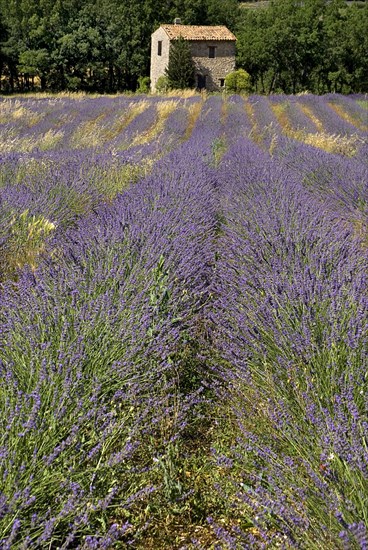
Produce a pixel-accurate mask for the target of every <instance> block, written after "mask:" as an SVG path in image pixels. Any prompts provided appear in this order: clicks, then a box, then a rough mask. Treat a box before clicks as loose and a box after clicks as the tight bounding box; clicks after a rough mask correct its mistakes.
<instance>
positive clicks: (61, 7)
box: [0, 0, 368, 93]
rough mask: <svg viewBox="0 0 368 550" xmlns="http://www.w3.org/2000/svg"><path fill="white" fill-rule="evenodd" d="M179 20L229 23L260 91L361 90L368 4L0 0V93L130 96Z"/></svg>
mask: <svg viewBox="0 0 368 550" xmlns="http://www.w3.org/2000/svg"><path fill="white" fill-rule="evenodd" d="M260 4H262V3H260ZM178 16H179V17H180V18H181V19H182V21H183V23H185V24H192V25H218V24H219V25H220V24H224V25H227V26H228V27H229V28H230V29H231V30H232V31H233V32H234V33H235V34H236V36H237V38H238V43H237V66H238V67H239V68H244V69H245V70H246V71H248V72H249V74H250V75H251V79H252V84H253V87H254V90H255V91H256V92H258V93H275V92H276V93H277V92H285V93H296V92H301V91H305V90H308V91H310V92H314V93H324V92H331V91H332V92H342V93H351V92H367V91H368V33H367V32H366V30H367V28H368V2H365V3H364V2H356V3H354V2H350V3H346V2H345V1H344V0H331V1H327V0H305V1H303V2H301V1H300V0H275V1H273V2H272V1H271V2H269V4H267V7H259V8H257V9H246V7H244V4H243V3H239V2H238V1H237V0H165V1H163V2H157V0H124V1H122V0H0V86H1V88H0V91H1V92H2V93H9V92H19V91H22V92H24V91H33V90H35V89H41V90H52V91H60V90H69V91H76V90H83V91H91V92H92V91H93V92H95V91H96V92H109V93H113V92H117V91H125V90H132V91H134V90H136V89H137V86H138V79H139V77H143V76H147V75H148V74H149V62H150V36H151V33H152V32H153V31H154V30H155V29H156V28H157V26H158V25H160V24H161V23H165V22H166V23H167V22H171V21H172V20H173V19H174V17H178Z"/></svg>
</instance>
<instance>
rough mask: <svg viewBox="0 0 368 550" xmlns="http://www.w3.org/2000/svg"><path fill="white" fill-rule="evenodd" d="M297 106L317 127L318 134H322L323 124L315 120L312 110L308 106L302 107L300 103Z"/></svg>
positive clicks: (317, 119)
mask: <svg viewBox="0 0 368 550" xmlns="http://www.w3.org/2000/svg"><path fill="white" fill-rule="evenodd" d="M298 106H299V107H300V109H301V110H302V111H303V113H304V114H305V115H307V116H308V117H309V118H310V119H311V120H312V122H314V124H315V125H316V127H317V130H318V131H319V132H323V124H322V122H321V121H320V120H319V118H317V117H316V115H315V114H314V113H313V111H312V109H311V108H310V107H308V105H303V104H301V103H298Z"/></svg>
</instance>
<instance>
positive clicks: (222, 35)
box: [161, 25, 236, 40]
mask: <svg viewBox="0 0 368 550" xmlns="http://www.w3.org/2000/svg"><path fill="white" fill-rule="evenodd" d="M161 28H162V29H164V31H165V32H166V34H167V35H168V37H169V38H170V40H175V39H177V38H179V37H180V36H182V37H183V38H184V40H236V37H235V36H234V35H233V33H232V32H230V31H229V29H228V28H227V27H224V26H216V27H211V26H204V25H161Z"/></svg>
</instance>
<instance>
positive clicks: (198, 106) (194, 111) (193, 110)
mask: <svg viewBox="0 0 368 550" xmlns="http://www.w3.org/2000/svg"><path fill="white" fill-rule="evenodd" d="M203 104H204V103H203V102H202V101H201V102H198V103H194V104H192V105H189V107H188V125H187V128H186V130H185V134H184V138H183V141H185V140H187V139H189V137H190V136H191V134H192V132H193V129H194V126H195V124H196V122H197V119H198V117H199V115H200V114H201V111H202V107H203Z"/></svg>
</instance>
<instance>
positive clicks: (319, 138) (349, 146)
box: [271, 103, 361, 157]
mask: <svg viewBox="0 0 368 550" xmlns="http://www.w3.org/2000/svg"><path fill="white" fill-rule="evenodd" d="M331 106H332V107H333V108H334V110H335V111H336V112H337V111H338V110H339V109H338V106H336V104H332V105H331ZM271 108H272V110H273V112H274V113H275V115H276V117H277V119H278V121H279V123H280V125H281V127H282V128H283V130H284V133H285V135H287V136H289V137H291V138H293V139H296V140H298V141H302V142H303V143H306V144H307V145H312V146H313V147H318V148H319V149H323V150H324V151H326V152H327V153H334V154H338V155H344V156H347V157H353V156H354V155H355V154H356V152H357V150H358V147H359V144H360V143H361V139H360V138H359V136H357V135H349V136H342V135H338V134H329V133H327V132H325V131H323V125H322V123H321V122H320V121H319V119H318V118H317V117H316V116H315V115H314V114H313V112H312V111H311V109H310V108H309V107H306V106H305V105H300V108H301V109H302V110H303V111H304V113H305V114H306V115H307V116H309V117H310V118H311V119H312V121H313V122H314V123H315V125H316V127H317V128H318V130H319V131H318V132H315V133H311V132H306V131H305V130H295V129H294V128H293V127H292V125H291V123H290V119H289V118H288V115H287V108H288V105H287V103H285V104H272V105H271ZM339 114H340V116H342V114H343V113H342V110H341V109H340V110H339ZM348 118H349V117H348V115H346V117H345V120H348ZM349 121H350V120H349Z"/></svg>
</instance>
